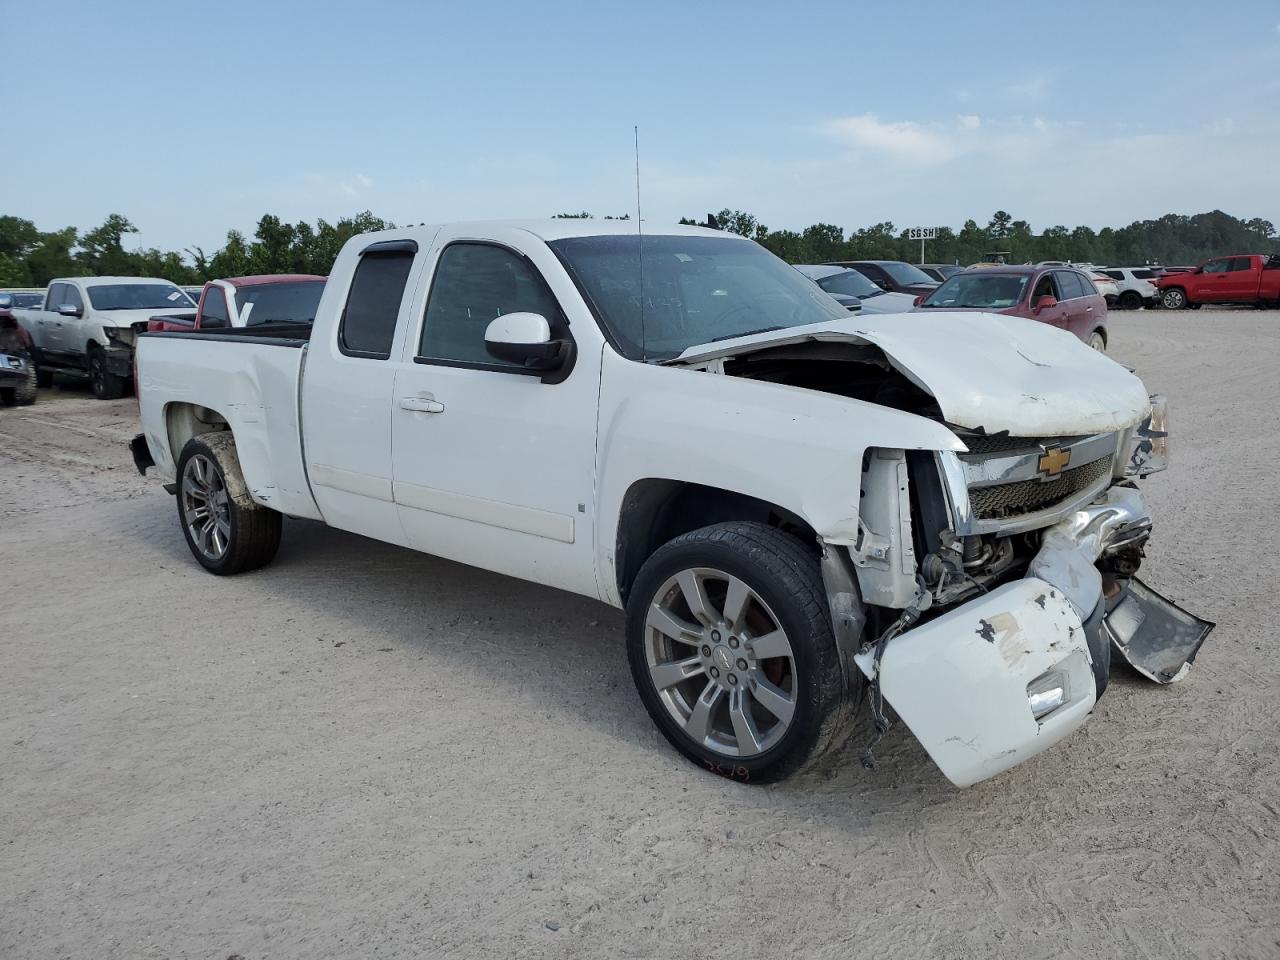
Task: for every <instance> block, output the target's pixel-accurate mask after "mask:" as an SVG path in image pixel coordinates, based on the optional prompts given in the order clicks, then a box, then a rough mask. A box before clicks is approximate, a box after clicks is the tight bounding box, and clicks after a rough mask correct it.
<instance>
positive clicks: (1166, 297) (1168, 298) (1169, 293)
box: [1160, 287, 1187, 310]
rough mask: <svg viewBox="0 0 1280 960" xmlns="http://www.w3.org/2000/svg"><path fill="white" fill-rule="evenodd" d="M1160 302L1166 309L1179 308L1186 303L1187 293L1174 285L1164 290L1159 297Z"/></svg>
mask: <svg viewBox="0 0 1280 960" xmlns="http://www.w3.org/2000/svg"><path fill="white" fill-rule="evenodd" d="M1160 303H1161V305H1162V306H1163V307H1164V308H1165V309H1166V310H1181V309H1182V308H1183V307H1185V306H1186V305H1187V295H1186V294H1185V293H1183V292H1182V291H1181V290H1179V289H1178V288H1177V287H1174V288H1173V289H1172V290H1166V291H1165V292H1164V294H1163V296H1161V297H1160Z"/></svg>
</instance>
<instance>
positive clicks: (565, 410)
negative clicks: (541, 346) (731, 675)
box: [391, 229, 601, 596]
mask: <svg viewBox="0 0 1280 960" xmlns="http://www.w3.org/2000/svg"><path fill="white" fill-rule="evenodd" d="M548 278H550V281H551V282H548ZM553 285H554V286H553ZM566 307H569V308H570V309H574V308H576V309H580V310H582V311H583V314H585V306H583V305H582V302H581V297H580V296H579V295H578V294H577V291H576V290H575V289H574V288H573V286H572V283H571V282H570V281H569V279H568V277H567V276H566V275H565V274H564V271H563V269H561V268H560V267H559V264H558V263H557V261H556V260H555V258H554V255H553V254H552V253H551V252H550V251H549V250H547V249H546V247H545V246H543V245H542V244H540V243H535V242H530V241H529V235H528V234H527V233H525V232H524V231H521V230H515V229H499V230H495V231H493V233H492V235H491V236H489V237H486V238H485V239H483V240H479V239H473V238H470V237H468V236H466V235H465V234H458V233H457V232H456V231H448V230H442V231H441V232H440V234H438V235H437V238H436V240H435V243H434V245H433V249H432V251H431V254H430V255H429V257H428V268H427V270H426V271H424V275H423V280H422V281H421V286H420V289H419V291H418V292H417V294H416V295H415V299H414V306H413V312H414V317H415V318H416V324H415V325H414V326H411V327H410V328H409V332H410V337H409V338H408V339H407V341H406V344H405V352H404V355H403V357H402V360H401V362H400V364H399V365H398V368H397V371H396V377H395V391H394V394H393V396H392V410H391V415H392V441H391V442H392V460H393V463H392V480H393V495H394V498H395V502H396V505H397V509H398V511H399V515H400V521H401V524H402V525H403V527H404V531H405V534H406V536H407V538H408V541H409V545H410V546H412V547H414V548H416V549H418V550H422V551H424V552H426V553H432V554H436V555H438V556H444V557H448V558H450V559H452V560H458V561H461V562H462V563H467V564H471V565H473V566H477V567H483V568H485V569H488V570H495V571H497V572H499V573H506V574H509V575H514V576H519V577H521V578H522V579H527V580H533V581H536V582H539V583H544V584H548V585H550V586H554V587H560V588H562V589H566V590H572V591H574V592H576V593H584V594H588V595H591V596H595V595H597V589H596V582H595V560H594V548H593V540H594V533H595V531H594V523H595V440H596V418H597V410H598V407H599V386H600V349H601V346H600V344H599V342H598V339H594V338H591V337H590V333H591V332H592V331H587V330H584V329H583V328H584V327H585V326H586V323H583V324H581V325H579V327H578V328H577V330H578V333H579V336H578V337H577V338H576V345H577V351H576V353H577V355H576V357H575V358H574V359H573V360H572V361H571V364H572V366H571V367H568V368H567V376H564V375H563V374H564V373H565V370H564V369H562V370H560V371H557V372H556V375H554V376H546V377H544V376H541V375H540V374H538V373H537V372H536V371H530V370H526V369H525V368H523V367H520V366H516V365H514V364H511V363H507V362H504V361H501V360H498V359H496V358H494V357H492V356H490V355H489V353H488V351H487V350H486V348H485V344H484V335H485V330H486V328H487V327H488V325H489V322H490V321H491V320H493V319H495V318H496V317H498V316H501V315H503V314H509V313H537V314H539V315H541V316H544V317H546V319H547V320H548V322H549V323H550V325H551V328H552V331H553V333H552V335H553V337H556V338H557V339H563V338H566V337H567V338H570V339H573V332H572V331H571V330H570V315H569V314H568V313H566V309H565V308H566ZM582 319H583V320H584V321H586V322H589V323H593V322H594V321H591V320H590V317H589V315H585V316H582Z"/></svg>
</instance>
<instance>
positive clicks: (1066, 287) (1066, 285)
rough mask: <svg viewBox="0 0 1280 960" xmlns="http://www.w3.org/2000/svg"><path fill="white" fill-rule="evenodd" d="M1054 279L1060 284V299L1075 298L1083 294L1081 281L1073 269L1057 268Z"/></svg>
mask: <svg viewBox="0 0 1280 960" xmlns="http://www.w3.org/2000/svg"><path fill="white" fill-rule="evenodd" d="M1053 279H1054V280H1055V281H1056V282H1057V284H1058V299H1059V300H1074V299H1075V298H1076V297H1078V296H1081V292H1080V282H1079V281H1078V280H1077V279H1076V275H1075V274H1074V273H1072V272H1071V271H1069V270H1055V271H1054V274H1053Z"/></svg>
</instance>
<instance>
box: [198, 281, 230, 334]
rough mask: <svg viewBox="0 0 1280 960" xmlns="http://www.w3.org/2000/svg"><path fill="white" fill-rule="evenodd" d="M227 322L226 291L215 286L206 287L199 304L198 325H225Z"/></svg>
mask: <svg viewBox="0 0 1280 960" xmlns="http://www.w3.org/2000/svg"><path fill="white" fill-rule="evenodd" d="M229 324H230V321H229V320H228V318H227V294H226V291H224V290H223V289H222V288H221V287H216V286H215V287H208V288H206V289H205V292H204V300H203V301H202V303H201V304H200V326H202V327H225V326H228V325H229Z"/></svg>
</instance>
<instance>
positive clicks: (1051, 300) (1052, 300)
mask: <svg viewBox="0 0 1280 960" xmlns="http://www.w3.org/2000/svg"><path fill="white" fill-rule="evenodd" d="M1057 305H1058V298H1057V297H1055V296H1053V295H1052V294H1048V293H1046V294H1045V295H1044V296H1043V297H1041V298H1040V299H1039V300H1037V301H1036V310H1037V311H1040V310H1048V309H1049V308H1050V307H1056V306H1057Z"/></svg>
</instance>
